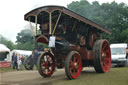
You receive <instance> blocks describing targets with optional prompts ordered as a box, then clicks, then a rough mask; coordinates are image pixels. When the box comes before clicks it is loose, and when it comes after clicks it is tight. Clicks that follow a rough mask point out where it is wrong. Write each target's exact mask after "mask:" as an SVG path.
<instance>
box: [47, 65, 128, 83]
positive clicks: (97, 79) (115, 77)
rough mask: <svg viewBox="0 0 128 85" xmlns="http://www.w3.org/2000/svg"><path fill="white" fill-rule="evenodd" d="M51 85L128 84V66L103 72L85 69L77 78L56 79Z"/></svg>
mask: <svg viewBox="0 0 128 85" xmlns="http://www.w3.org/2000/svg"><path fill="white" fill-rule="evenodd" d="M46 85H47V84H46ZM48 85H49V84H48ZM50 85H128V67H119V68H111V70H110V72H108V73H103V74H102V73H101V74H99V73H95V71H92V72H89V71H83V72H82V73H81V75H80V77H79V78H78V79H76V80H68V79H65V80H62V81H61V80H60V81H54V82H51V84H50Z"/></svg>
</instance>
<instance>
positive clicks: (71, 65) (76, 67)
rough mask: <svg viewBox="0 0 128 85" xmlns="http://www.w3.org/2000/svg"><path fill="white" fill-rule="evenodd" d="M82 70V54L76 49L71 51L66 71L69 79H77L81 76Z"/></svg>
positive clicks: (67, 58) (66, 61)
mask: <svg viewBox="0 0 128 85" xmlns="http://www.w3.org/2000/svg"><path fill="white" fill-rule="evenodd" d="M81 70H82V62H81V56H80V54H79V53H78V52H76V51H71V52H70V53H69V54H68V55H67V57H66V60H65V72H66V75H67V77H68V78H69V79H71V80H72V79H76V78H78V77H79V75H80V73H81Z"/></svg>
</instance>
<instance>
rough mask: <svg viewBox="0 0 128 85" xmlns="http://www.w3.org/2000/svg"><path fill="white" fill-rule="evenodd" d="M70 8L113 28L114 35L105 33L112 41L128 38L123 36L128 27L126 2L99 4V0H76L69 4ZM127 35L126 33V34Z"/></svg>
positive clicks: (108, 27)
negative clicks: (92, 0)
mask: <svg viewBox="0 0 128 85" xmlns="http://www.w3.org/2000/svg"><path fill="white" fill-rule="evenodd" d="M67 7H68V8H69V9H70V10H72V11H74V12H76V13H78V14H80V15H82V16H84V17H86V18H88V19H90V20H92V21H94V22H96V23H98V24H99V25H101V26H103V27H105V28H106V29H111V30H112V35H107V34H106V33H104V34H103V37H104V38H107V39H108V40H109V41H110V43H124V42H126V41H127V38H122V36H123V37H124V35H122V34H123V33H124V32H123V31H124V30H126V29H128V6H127V5H126V4H124V3H120V4H117V3H116V2H115V1H113V2H111V3H103V4H101V5H100V4H99V2H98V1H94V2H92V4H90V3H89V2H88V1H87V0H80V1H74V2H72V3H70V4H69V5H68V6H67ZM125 36H126V35H125Z"/></svg>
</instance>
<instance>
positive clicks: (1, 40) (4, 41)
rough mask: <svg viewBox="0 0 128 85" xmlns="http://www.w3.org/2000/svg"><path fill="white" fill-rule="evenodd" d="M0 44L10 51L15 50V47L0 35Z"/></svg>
mask: <svg viewBox="0 0 128 85" xmlns="http://www.w3.org/2000/svg"><path fill="white" fill-rule="evenodd" d="M0 43H1V44H4V45H6V46H7V47H8V48H9V49H10V50H13V49H14V48H15V45H14V43H13V42H12V41H10V40H8V39H6V38H5V37H3V36H2V35H0Z"/></svg>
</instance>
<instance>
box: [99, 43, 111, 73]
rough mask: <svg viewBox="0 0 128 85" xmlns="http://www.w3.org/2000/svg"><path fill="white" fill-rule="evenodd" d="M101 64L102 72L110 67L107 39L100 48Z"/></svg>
mask: <svg viewBox="0 0 128 85" xmlns="http://www.w3.org/2000/svg"><path fill="white" fill-rule="evenodd" d="M101 65H102V68H103V70H104V72H108V71H109V69H110V67H111V51H110V46H109V44H108V42H107V41H104V42H103V44H102V48H101Z"/></svg>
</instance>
